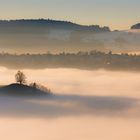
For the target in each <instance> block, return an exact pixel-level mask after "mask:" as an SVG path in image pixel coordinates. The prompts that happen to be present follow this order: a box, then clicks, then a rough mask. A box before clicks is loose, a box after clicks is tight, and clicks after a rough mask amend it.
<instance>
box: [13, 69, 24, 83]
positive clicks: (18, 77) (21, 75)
mask: <svg viewBox="0 0 140 140" xmlns="http://www.w3.org/2000/svg"><path fill="white" fill-rule="evenodd" d="M15 79H16V82H17V83H19V84H25V83H26V76H25V74H24V73H23V72H21V71H18V72H17V73H16V75H15Z"/></svg>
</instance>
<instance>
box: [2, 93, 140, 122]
mask: <svg viewBox="0 0 140 140" xmlns="http://www.w3.org/2000/svg"><path fill="white" fill-rule="evenodd" d="M139 109H140V104H139V100H138V99H135V98H127V97H112V96H106V97H105V96H76V95H58V96H53V97H50V98H39V99H37V98H35V99H27V98H13V97H0V116H1V117H3V116H4V117H9V116H10V117H35V118H36V117H39V118H50V119H51V118H52V119H53V118H58V117H67V116H68V117H69V116H101V117H102V116H103V117H139V115H140V113H139Z"/></svg>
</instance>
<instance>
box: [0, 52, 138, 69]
mask: <svg viewBox="0 0 140 140" xmlns="http://www.w3.org/2000/svg"><path fill="white" fill-rule="evenodd" d="M0 66H5V67H8V68H19V69H21V68H34V69H40V68H79V69H101V68H104V69H112V70H113V69H114V70H118V69H119V70H140V55H135V54H133V55H132V54H127V53H126V54H112V52H109V53H104V52H98V51H90V52H78V53H65V52H63V53H59V54H51V53H45V54H21V55H16V54H8V53H1V54H0Z"/></svg>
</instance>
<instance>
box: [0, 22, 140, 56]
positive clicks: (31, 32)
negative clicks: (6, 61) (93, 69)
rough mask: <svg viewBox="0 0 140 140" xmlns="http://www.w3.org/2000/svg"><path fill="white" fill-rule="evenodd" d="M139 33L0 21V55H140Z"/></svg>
mask: <svg viewBox="0 0 140 140" xmlns="http://www.w3.org/2000/svg"><path fill="white" fill-rule="evenodd" d="M139 46H140V32H139V31H138V30H126V31H111V30H110V29H109V27H100V26H99V25H91V26H86V25H79V24H75V23H72V22H67V21H58V20H49V19H48V20H45V19H27V20H26V19H22V20H0V52H8V53H18V54H19V53H20V54H21V53H44V52H52V53H60V52H74V53H75V52H79V51H91V50H97V51H104V52H109V51H112V52H114V53H125V52H128V53H129V52H133V53H135V52H137V53H138V52H140V47H139Z"/></svg>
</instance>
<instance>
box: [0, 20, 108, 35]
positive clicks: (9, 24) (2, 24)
mask: <svg viewBox="0 0 140 140" xmlns="http://www.w3.org/2000/svg"><path fill="white" fill-rule="evenodd" d="M46 29H65V30H76V31H93V32H109V31H110V29H109V27H106V26H104V27H100V26H99V25H91V26H86V25H80V24H75V23H72V22H68V21H58V20H50V19H47V20H46V19H22V20H0V33H2V32H3V33H10V32H15V33H16V32H23V33H24V32H30V31H33V30H34V31H38V32H39V31H40V32H41V31H42V32H43V31H44V30H46Z"/></svg>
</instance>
